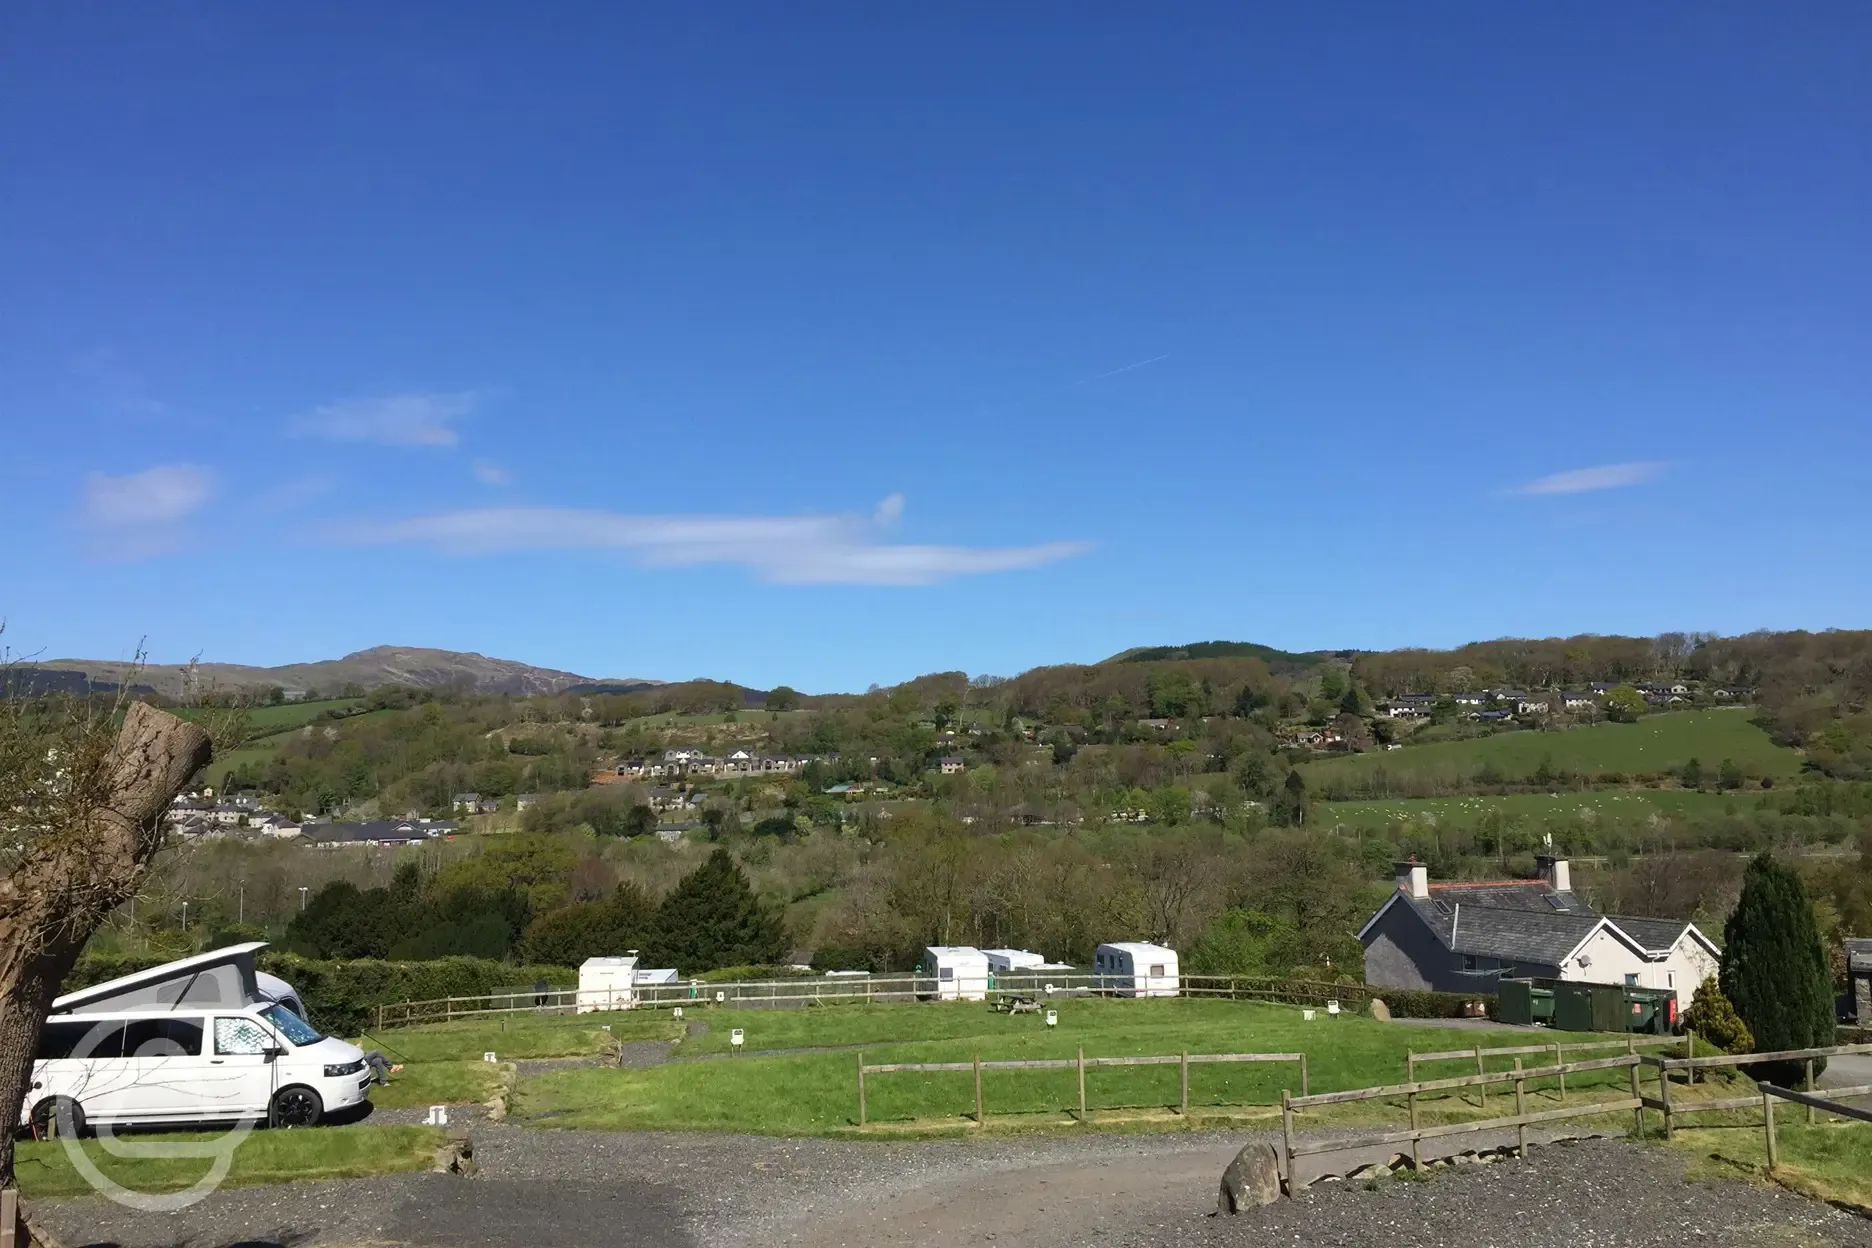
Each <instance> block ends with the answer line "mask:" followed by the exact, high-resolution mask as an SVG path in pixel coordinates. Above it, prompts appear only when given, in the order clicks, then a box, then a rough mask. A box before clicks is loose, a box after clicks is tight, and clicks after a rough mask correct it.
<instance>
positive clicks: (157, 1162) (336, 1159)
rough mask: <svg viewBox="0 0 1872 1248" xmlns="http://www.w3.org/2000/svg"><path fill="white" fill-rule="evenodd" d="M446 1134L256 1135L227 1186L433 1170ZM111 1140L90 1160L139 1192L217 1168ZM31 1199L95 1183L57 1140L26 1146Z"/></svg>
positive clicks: (92, 1146) (19, 1168) (371, 1130)
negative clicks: (125, 1149)
mask: <svg viewBox="0 0 1872 1248" xmlns="http://www.w3.org/2000/svg"><path fill="white" fill-rule="evenodd" d="M218 1138H220V1137H219V1135H217V1134H186V1135H139V1136H134V1137H125V1139H126V1140H127V1141H128V1140H133V1141H134V1142H136V1143H148V1142H156V1141H163V1140H171V1141H212V1140H215V1139H218ZM442 1141H443V1132H442V1131H440V1130H438V1129H436V1128H434V1127H370V1126H355V1127H322V1128H317V1129H314V1130H310V1131H255V1132H253V1133H252V1134H251V1135H249V1136H248V1137H247V1138H246V1139H245V1140H244V1141H243V1142H242V1143H241V1144H240V1146H239V1147H238V1148H237V1149H236V1150H235V1152H234V1162H233V1166H232V1167H231V1168H230V1169H229V1171H228V1176H227V1179H226V1180H225V1181H224V1184H223V1186H231V1187H240V1186H247V1185H251V1184H256V1183H284V1182H288V1181H291V1180H294V1179H354V1178H363V1177H365V1176H367V1175H373V1174H397V1173H401V1172H404V1171H410V1170H426V1169H428V1168H429V1166H430V1165H432V1164H433V1163H434V1161H435V1152H436V1149H437V1148H439V1147H441V1145H442ZM104 1143H105V1142H104V1141H100V1140H85V1141H83V1147H84V1150H85V1152H86V1154H87V1155H88V1156H89V1157H90V1158H91V1159H92V1161H93V1162H95V1163H96V1165H97V1167H98V1169H99V1170H101V1171H102V1172H103V1173H104V1174H105V1175H106V1176H107V1177H108V1178H110V1179H112V1180H114V1181H115V1182H117V1183H119V1184H121V1185H123V1186H124V1187H127V1188H130V1189H131V1190H133V1191H139V1192H146V1193H155V1192H172V1191H180V1190H182V1189H184V1188H187V1187H190V1186H192V1185H193V1184H194V1183H195V1182H196V1181H197V1180H199V1179H200V1178H201V1177H202V1175H203V1174H205V1173H207V1171H208V1168H209V1166H210V1164H211V1162H210V1161H209V1159H207V1158H201V1157H114V1156H112V1155H111V1154H110V1153H108V1152H106V1151H105V1149H104ZM14 1169H15V1173H16V1174H17V1176H18V1179H19V1186H20V1190H21V1192H22V1193H23V1194H24V1195H25V1196H26V1197H27V1198H28V1199H41V1200H60V1199H65V1198H68V1197H73V1196H85V1195H89V1194H90V1193H91V1191H92V1187H91V1185H90V1183H89V1182H88V1181H87V1180H86V1179H85V1177H84V1175H82V1174H80V1173H79V1172H78V1170H77V1169H76V1168H75V1167H73V1165H72V1163H71V1159H70V1158H69V1157H68V1156H67V1155H66V1152H65V1148H64V1146H63V1145H62V1144H60V1143H58V1142H57V1141H44V1142H40V1141H33V1140H27V1141H22V1142H21V1143H20V1144H19V1145H18V1153H17V1156H16V1159H15V1163H14Z"/></svg>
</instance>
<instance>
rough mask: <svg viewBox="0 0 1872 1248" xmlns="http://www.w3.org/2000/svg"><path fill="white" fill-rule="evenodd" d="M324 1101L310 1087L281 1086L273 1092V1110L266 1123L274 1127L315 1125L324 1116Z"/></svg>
mask: <svg viewBox="0 0 1872 1248" xmlns="http://www.w3.org/2000/svg"><path fill="white" fill-rule="evenodd" d="M324 1113H325V1102H324V1101H321V1100H320V1099H319V1094H318V1093H316V1092H314V1091H313V1090H312V1089H311V1088H301V1087H292V1088H281V1089H280V1090H279V1091H278V1092H275V1093H274V1094H273V1111H272V1112H271V1113H270V1114H268V1115H267V1125H268V1126H274V1127H316V1126H317V1125H318V1120H319V1119H320V1118H321V1117H323V1116H324Z"/></svg>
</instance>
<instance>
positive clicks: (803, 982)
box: [376, 971, 1383, 1031]
mask: <svg viewBox="0 0 1872 1248" xmlns="http://www.w3.org/2000/svg"><path fill="white" fill-rule="evenodd" d="M992 982H993V987H991V988H988V989H986V995H987V999H989V1000H994V999H998V998H1001V997H1008V996H1028V997H1035V998H1040V997H1046V998H1057V997H1066V998H1071V997H1075V996H1111V997H1139V996H1164V995H1173V994H1171V993H1170V992H1169V991H1168V990H1166V989H1162V988H1145V989H1142V990H1139V989H1136V988H1135V987H1133V986H1132V985H1134V983H1135V981H1134V980H1133V979H1132V978H1131V977H1129V976H1123V975H1087V974H1078V973H1061V974H1048V973H1045V972H1039V973H1031V972H1023V971H1012V972H1006V973H1002V972H997V973H995V975H994V976H993V979H992ZM1382 991H1383V990H1382V989H1376V988H1372V987H1370V986H1368V985H1365V984H1334V983H1326V982H1323V981H1314V980H1299V979H1270V978H1264V977H1258V976H1249V975H1183V976H1180V977H1179V978H1178V979H1177V988H1176V989H1175V993H1174V995H1180V996H1185V997H1202V998H1215V999H1221V1000H1232V1001H1268V1002H1274V1003H1276V1004H1285V1005H1311V1006H1322V1007H1323V1006H1326V1005H1328V1004H1330V1003H1332V1002H1342V1003H1344V1004H1345V1005H1347V1006H1349V1007H1352V1008H1362V1007H1363V1006H1364V1005H1365V1003H1366V1002H1367V1001H1369V1000H1370V999H1371V998H1372V997H1373V996H1376V995H1381V994H1382ZM954 993H955V984H954V982H953V981H941V980H938V979H936V978H935V977H933V976H928V975H851V976H845V975H834V976H801V977H799V978H792V979H755V980H738V981H734V982H721V983H711V982H708V981H705V980H683V981H680V982H675V983H659V984H637V985H633V986H631V987H629V988H604V989H593V988H587V989H579V988H546V989H532V988H518V987H516V988H505V989H500V990H498V991H495V992H490V993H482V994H480V995H478V996H457V997H435V998H431V999H429V1000H423V1001H397V1002H392V1003H386V1004H382V1005H379V1006H377V1007H376V1012H377V1028H378V1030H380V1031H381V1030H383V1029H384V1028H387V1027H407V1026H414V1025H417V1024H421V1023H438V1022H450V1021H453V1020H455V1019H458V1018H472V1017H476V1016H480V1015H504V1014H571V1013H575V1012H588V1011H597V1010H622V1009H669V1008H672V1007H675V1006H699V1005H723V1006H728V1007H730V1008H739V1009H787V1008H793V1007H799V1006H805V1005H830V1004H835V1003H857V1002H865V1003H886V1002H908V1001H932V1000H955V999H957V998H956V997H955V995H954Z"/></svg>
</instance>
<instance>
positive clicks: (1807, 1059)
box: [1642, 1044, 1872, 1140]
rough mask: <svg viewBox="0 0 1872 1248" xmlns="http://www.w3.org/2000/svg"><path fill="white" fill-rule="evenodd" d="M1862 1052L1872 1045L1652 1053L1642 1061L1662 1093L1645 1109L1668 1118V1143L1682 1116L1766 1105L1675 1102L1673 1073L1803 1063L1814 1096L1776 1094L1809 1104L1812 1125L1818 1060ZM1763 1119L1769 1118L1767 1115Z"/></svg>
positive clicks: (1841, 1092) (1869, 1091) (1846, 1091)
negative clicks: (1684, 1054)
mask: <svg viewBox="0 0 1872 1248" xmlns="http://www.w3.org/2000/svg"><path fill="white" fill-rule="evenodd" d="M1861 1053H1872V1044H1835V1045H1829V1046H1826V1047H1824V1048H1816V1049H1778V1050H1776V1051H1774V1052H1770V1053H1718V1054H1713V1055H1711V1056H1708V1057H1656V1056H1653V1055H1651V1054H1646V1055H1644V1057H1643V1059H1642V1060H1643V1062H1644V1064H1645V1065H1647V1066H1650V1067H1652V1068H1653V1069H1654V1070H1655V1071H1656V1072H1657V1086H1658V1094H1657V1095H1656V1096H1655V1097H1650V1096H1648V1097H1645V1098H1644V1107H1645V1108H1646V1109H1655V1110H1657V1111H1658V1112H1659V1113H1661V1114H1663V1115H1664V1138H1665V1139H1667V1140H1668V1139H1671V1138H1672V1137H1673V1136H1674V1135H1675V1134H1676V1132H1677V1118H1678V1116H1679V1115H1681V1114H1702V1113H1714V1112H1717V1111H1721V1110H1737V1109H1752V1108H1754V1107H1755V1106H1756V1105H1765V1104H1766V1102H1765V1101H1764V1100H1763V1099H1762V1098H1761V1097H1760V1096H1757V1095H1754V1094H1751V1095H1748V1096H1731V1097H1722V1098H1718V1099H1715V1100H1709V1099H1698V1100H1695V1101H1684V1102H1676V1101H1673V1100H1672V1098H1671V1078H1670V1077H1671V1072H1673V1071H1679V1070H1681V1071H1684V1072H1686V1073H1687V1074H1688V1075H1689V1076H1690V1077H1691V1078H1694V1077H1695V1076H1696V1074H1697V1072H1699V1071H1708V1070H1723V1069H1729V1070H1732V1069H1734V1068H1736V1067H1738V1066H1753V1065H1755V1064H1756V1063H1758V1062H1802V1063H1805V1065H1806V1070H1807V1079H1806V1082H1807V1087H1808V1089H1809V1090H1810V1094H1809V1095H1808V1096H1804V1097H1803V1096H1799V1095H1797V1094H1795V1093H1792V1092H1789V1091H1788V1090H1787V1089H1785V1088H1775V1089H1774V1091H1773V1095H1775V1096H1779V1097H1781V1098H1782V1099H1784V1100H1794V1101H1798V1103H1800V1104H1803V1105H1806V1106H1807V1121H1808V1122H1809V1123H1812V1122H1813V1121H1814V1115H1815V1112H1816V1109H1815V1106H1814V1104H1812V1103H1811V1102H1813V1101H1814V1100H1816V1099H1817V1098H1814V1097H1813V1096H1811V1089H1812V1088H1813V1081H1814V1061H1815V1060H1816V1059H1818V1058H1822V1057H1846V1056H1851V1055H1853V1054H1861ZM1760 1086H1761V1088H1762V1089H1764V1090H1765V1089H1768V1088H1770V1087H1772V1085H1770V1084H1762V1085H1760ZM1828 1091H1829V1092H1830V1093H1831V1094H1832V1095H1833V1096H1835V1097H1841V1096H1868V1095H1872V1087H1865V1088H1830V1089H1828ZM1832 1112H1837V1113H1840V1114H1842V1115H1844V1116H1845V1117H1848V1118H1853V1117H1859V1116H1860V1115H1861V1112H1862V1111H1858V1110H1853V1111H1850V1112H1849V1111H1848V1110H1846V1109H1844V1108H1842V1109H1838V1110H1835V1111H1832ZM1763 1117H1764V1119H1765V1118H1766V1117H1768V1115H1767V1114H1764V1115H1763Z"/></svg>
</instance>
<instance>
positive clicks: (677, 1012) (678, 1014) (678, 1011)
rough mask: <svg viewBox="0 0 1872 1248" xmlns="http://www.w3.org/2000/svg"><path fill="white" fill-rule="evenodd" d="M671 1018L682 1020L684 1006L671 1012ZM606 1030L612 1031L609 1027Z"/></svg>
mask: <svg viewBox="0 0 1872 1248" xmlns="http://www.w3.org/2000/svg"><path fill="white" fill-rule="evenodd" d="M670 1017H671V1018H681V1017H682V1006H680V1005H679V1006H677V1007H676V1008H675V1009H673V1010H671V1011H670ZM605 1030H606V1031H610V1030H611V1029H610V1028H609V1027H607V1028H605Z"/></svg>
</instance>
